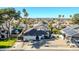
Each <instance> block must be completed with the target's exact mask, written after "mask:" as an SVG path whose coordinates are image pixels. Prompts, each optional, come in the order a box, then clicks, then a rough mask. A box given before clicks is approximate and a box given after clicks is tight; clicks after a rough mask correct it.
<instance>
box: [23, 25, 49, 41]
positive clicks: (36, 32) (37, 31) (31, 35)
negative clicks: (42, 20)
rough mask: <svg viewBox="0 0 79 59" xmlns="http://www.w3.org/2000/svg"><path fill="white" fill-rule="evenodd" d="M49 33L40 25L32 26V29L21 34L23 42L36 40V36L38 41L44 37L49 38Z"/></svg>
mask: <svg viewBox="0 0 79 59" xmlns="http://www.w3.org/2000/svg"><path fill="white" fill-rule="evenodd" d="M49 34H50V31H49V30H48V28H47V27H46V26H45V25H44V24H40V25H37V26H34V27H33V28H31V29H29V30H27V31H26V32H25V33H24V34H23V40H24V41H25V40H36V37H37V36H38V39H39V40H41V39H43V38H44V37H45V36H46V37H49Z"/></svg>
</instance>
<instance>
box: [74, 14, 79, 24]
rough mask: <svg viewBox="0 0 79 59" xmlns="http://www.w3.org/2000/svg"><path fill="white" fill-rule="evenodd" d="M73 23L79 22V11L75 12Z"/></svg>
mask: <svg viewBox="0 0 79 59" xmlns="http://www.w3.org/2000/svg"><path fill="white" fill-rule="evenodd" d="M73 23H75V24H79V14H78V13H77V14H74V16H73Z"/></svg>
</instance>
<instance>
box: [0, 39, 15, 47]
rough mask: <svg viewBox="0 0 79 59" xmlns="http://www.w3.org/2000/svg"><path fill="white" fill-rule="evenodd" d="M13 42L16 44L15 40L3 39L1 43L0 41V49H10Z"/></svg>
mask: <svg viewBox="0 0 79 59" xmlns="http://www.w3.org/2000/svg"><path fill="white" fill-rule="evenodd" d="M15 42H16V38H12V39H5V40H3V41H0V48H9V47H12V46H13V44H14V43H15Z"/></svg>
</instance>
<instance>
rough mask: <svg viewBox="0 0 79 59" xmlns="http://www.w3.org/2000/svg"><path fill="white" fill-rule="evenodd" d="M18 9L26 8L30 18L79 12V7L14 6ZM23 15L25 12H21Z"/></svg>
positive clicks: (66, 15) (53, 16)
mask: <svg viewBox="0 0 79 59" xmlns="http://www.w3.org/2000/svg"><path fill="white" fill-rule="evenodd" d="M14 8H15V9H16V10H17V11H19V10H20V11H21V12H22V9H24V8H25V9H26V10H27V12H28V14H29V16H28V17H30V18H56V17H58V15H65V18H68V17H69V15H73V14H75V13H79V7H14ZM21 16H23V14H21Z"/></svg>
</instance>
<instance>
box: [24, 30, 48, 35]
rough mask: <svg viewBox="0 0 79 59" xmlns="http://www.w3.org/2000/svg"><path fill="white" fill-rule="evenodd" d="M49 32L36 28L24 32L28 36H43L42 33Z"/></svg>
mask: <svg viewBox="0 0 79 59" xmlns="http://www.w3.org/2000/svg"><path fill="white" fill-rule="evenodd" d="M46 34H47V32H46V31H43V30H36V29H32V30H30V31H28V32H26V33H24V35H26V36H28V35H30V36H37V35H38V36H42V35H46Z"/></svg>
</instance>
